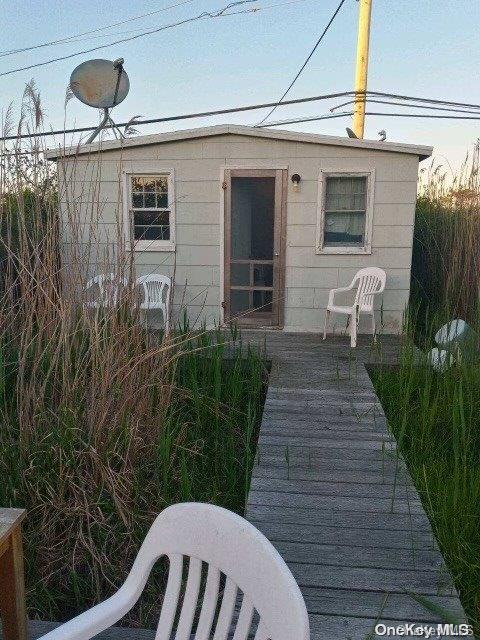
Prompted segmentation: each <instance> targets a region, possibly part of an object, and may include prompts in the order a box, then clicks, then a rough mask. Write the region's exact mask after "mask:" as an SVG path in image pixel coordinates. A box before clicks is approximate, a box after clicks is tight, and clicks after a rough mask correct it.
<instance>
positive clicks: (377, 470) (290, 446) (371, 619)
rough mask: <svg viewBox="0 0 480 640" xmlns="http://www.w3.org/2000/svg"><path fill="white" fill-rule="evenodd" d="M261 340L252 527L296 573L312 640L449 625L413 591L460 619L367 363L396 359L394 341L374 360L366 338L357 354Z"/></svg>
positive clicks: (291, 337) (289, 339)
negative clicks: (264, 382) (264, 383)
mask: <svg viewBox="0 0 480 640" xmlns="http://www.w3.org/2000/svg"><path fill="white" fill-rule="evenodd" d="M265 338H266V340H267V352H268V355H269V357H271V358H272V372H271V378H270V385H269V389H268V393H267V398H266V404H265V409H264V414H263V420H262V424H261V429H260V437H259V445H258V454H257V460H256V465H255V467H254V470H253V477H252V485H251V490H250V494H249V499H248V507H247V518H248V519H249V520H250V521H251V522H252V523H253V524H255V525H256V526H257V527H258V528H259V529H260V530H261V531H263V533H264V534H265V535H266V536H267V537H268V538H269V539H270V540H271V541H272V542H273V544H274V545H275V546H276V547H277V549H278V550H279V552H280V553H281V554H282V555H283V557H284V559H285V560H286V562H287V564H288V565H289V567H290V569H291V570H292V572H293V574H294V575H295V577H296V579H297V581H298V583H299V585H300V587H301V589H302V592H303V594H304V596H305V600H306V602H307V607H308V611H309V614H310V622H311V630H312V640H317V639H318V640H320V639H322V640H349V639H351V640H360V639H362V640H365V639H366V638H376V637H377V636H376V635H375V633H374V632H373V630H374V627H375V624H376V623H377V621H378V622H383V623H385V624H389V625H395V626H396V625H398V624H402V623H404V622H418V623H421V624H429V623H432V624H434V625H436V624H437V622H441V621H440V619H439V618H437V617H436V616H435V615H434V614H433V613H432V611H431V610H429V609H428V608H426V607H425V606H423V605H421V604H419V603H418V601H417V600H416V599H415V598H414V597H412V595H410V594H411V593H414V594H419V595H420V596H423V597H425V598H427V599H428V601H429V602H431V603H434V604H435V605H439V606H441V607H443V608H444V609H447V610H448V611H449V612H451V613H454V614H455V615H457V616H458V617H459V618H460V619H463V620H464V614H463V611H462V608H461V606H460V603H459V600H458V597H457V595H456V593H455V590H454V589H453V587H452V586H451V580H450V577H449V574H448V571H447V569H446V567H445V565H444V563H443V559H442V556H441V554H440V553H439V551H438V550H437V548H436V545H435V542H434V538H433V534H432V530H431V527H430V523H429V520H428V518H427V516H426V515H425V512H424V511H423V508H422V505H421V502H420V499H419V497H418V495H417V492H416V490H415V488H414V487H413V484H412V482H411V479H410V478H409V476H408V473H407V472H406V470H405V467H404V464H403V461H402V460H401V458H399V457H398V456H397V453H396V448H395V441H394V439H393V438H392V437H391V436H390V435H389V433H388V430H387V427H386V420H385V416H384V413H383V411H382V408H381V406H380V404H379V401H378V398H377V396H376V394H375V391H374V388H373V385H372V383H371V381H370V378H369V376H368V373H367V371H366V368H365V366H364V363H366V362H373V361H378V359H379V358H382V359H383V360H384V361H392V360H395V357H396V350H397V348H398V340H397V339H395V338H393V337H386V338H384V339H383V340H382V341H381V342H380V344H379V347H378V348H377V349H375V350H374V351H372V348H371V346H370V341H368V343H367V341H366V340H365V339H363V340H362V339H361V340H360V346H359V347H358V348H357V349H356V350H350V348H349V346H348V343H347V341H346V340H345V339H344V338H330V339H329V340H327V341H326V342H323V341H322V340H321V338H320V336H318V335H306V334H285V333H276V332H268V333H262V334H260V333H256V332H250V333H245V335H244V339H248V340H249V341H250V342H255V341H257V340H259V341H260V342H263V340H265ZM367 345H368V346H367ZM389 637H397V636H389ZM432 637H444V636H442V635H435V636H432Z"/></svg>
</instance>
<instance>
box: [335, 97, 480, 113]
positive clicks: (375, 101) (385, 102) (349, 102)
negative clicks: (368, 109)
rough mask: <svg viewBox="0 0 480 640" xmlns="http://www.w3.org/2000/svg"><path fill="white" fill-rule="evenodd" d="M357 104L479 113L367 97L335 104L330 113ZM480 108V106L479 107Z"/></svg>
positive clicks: (469, 111)
mask: <svg viewBox="0 0 480 640" xmlns="http://www.w3.org/2000/svg"><path fill="white" fill-rule="evenodd" d="M357 102H362V103H363V102H365V103H367V104H385V105H392V106H397V107H410V108H412V109H431V110H432V111H451V112H453V113H479V110H478V109H476V110H473V109H472V110H467V109H455V108H453V107H432V106H428V105H427V104H411V103H410V102H396V101H389V100H372V99H371V98H369V97H367V98H366V99H364V100H361V101H359V100H348V102H342V104H337V105H336V106H335V107H332V108H331V109H330V111H331V112H332V113H333V112H335V111H336V110H337V109H340V108H341V107H346V106H348V105H349V104H356V103H357ZM479 108H480V106H479Z"/></svg>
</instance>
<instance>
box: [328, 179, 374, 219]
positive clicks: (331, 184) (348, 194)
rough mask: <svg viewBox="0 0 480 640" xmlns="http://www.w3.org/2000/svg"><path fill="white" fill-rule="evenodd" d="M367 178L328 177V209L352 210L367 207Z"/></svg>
mask: <svg viewBox="0 0 480 640" xmlns="http://www.w3.org/2000/svg"><path fill="white" fill-rule="evenodd" d="M366 191H367V178H366V177H365V176H361V177H347V176H345V177H331V178H328V177H327V185H326V198H325V209H326V211H352V210H359V209H360V210H365V208H366Z"/></svg>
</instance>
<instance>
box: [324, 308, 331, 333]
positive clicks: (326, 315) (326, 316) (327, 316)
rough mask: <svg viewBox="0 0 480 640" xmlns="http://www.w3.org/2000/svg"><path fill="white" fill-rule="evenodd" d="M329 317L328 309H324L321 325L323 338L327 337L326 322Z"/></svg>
mask: <svg viewBox="0 0 480 640" xmlns="http://www.w3.org/2000/svg"><path fill="white" fill-rule="evenodd" d="M329 317H330V311H329V310H328V309H327V310H326V311H325V324H324V325H323V339H324V340H326V339H327V323H328V319H329Z"/></svg>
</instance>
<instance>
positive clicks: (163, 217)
mask: <svg viewBox="0 0 480 640" xmlns="http://www.w3.org/2000/svg"><path fill="white" fill-rule="evenodd" d="M133 221H134V224H135V225H143V226H148V225H152V224H156V225H168V224H169V222H170V212H169V211H134V212H133Z"/></svg>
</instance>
